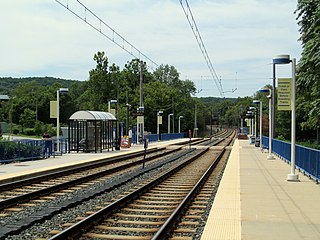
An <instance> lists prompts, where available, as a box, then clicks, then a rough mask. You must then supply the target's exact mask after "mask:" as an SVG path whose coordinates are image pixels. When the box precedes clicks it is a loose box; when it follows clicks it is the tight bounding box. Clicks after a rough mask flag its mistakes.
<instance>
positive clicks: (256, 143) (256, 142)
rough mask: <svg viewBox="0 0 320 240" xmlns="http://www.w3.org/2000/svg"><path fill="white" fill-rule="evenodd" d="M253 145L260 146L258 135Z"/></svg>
mask: <svg viewBox="0 0 320 240" xmlns="http://www.w3.org/2000/svg"><path fill="white" fill-rule="evenodd" d="M254 146H256V147H260V138H259V137H257V139H256V141H255V143H254Z"/></svg>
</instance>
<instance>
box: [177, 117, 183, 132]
mask: <svg viewBox="0 0 320 240" xmlns="http://www.w3.org/2000/svg"><path fill="white" fill-rule="evenodd" d="M181 118H183V116H179V122H178V132H179V133H180V121H181Z"/></svg>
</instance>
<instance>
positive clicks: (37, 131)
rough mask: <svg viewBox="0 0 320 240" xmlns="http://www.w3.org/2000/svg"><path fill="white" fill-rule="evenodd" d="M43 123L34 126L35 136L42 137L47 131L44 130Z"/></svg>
mask: <svg viewBox="0 0 320 240" xmlns="http://www.w3.org/2000/svg"><path fill="white" fill-rule="evenodd" d="M43 127H44V125H43V122H40V121H37V122H36V124H35V125H34V132H35V135H37V136H41V135H42V134H43V133H44V132H45V131H44V130H43Z"/></svg>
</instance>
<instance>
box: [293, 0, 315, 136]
mask: <svg viewBox="0 0 320 240" xmlns="http://www.w3.org/2000/svg"><path fill="white" fill-rule="evenodd" d="M296 12H297V13H298V17H297V19H298V24H299V26H300V33H301V38H300V40H301V42H302V47H303V51H302V57H301V59H300V62H299V64H298V78H297V92H298V101H297V102H298V104H299V103H300V104H303V105H305V104H306V105H307V106H308V110H309V113H307V115H308V118H304V119H302V122H301V126H302V127H303V129H305V130H306V129H316V130H317V131H318V139H319V126H320V110H319V109H320V81H319V79H320V17H319V16H320V1H319V0H298V5H297V10H296ZM299 99H303V101H302V100H299ZM297 109H303V108H302V107H300V108H299V106H298V107H297ZM300 115H302V114H300Z"/></svg>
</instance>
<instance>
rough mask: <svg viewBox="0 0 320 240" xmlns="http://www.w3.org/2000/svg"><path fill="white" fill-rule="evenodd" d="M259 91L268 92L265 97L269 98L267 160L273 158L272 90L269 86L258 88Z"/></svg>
mask: <svg viewBox="0 0 320 240" xmlns="http://www.w3.org/2000/svg"><path fill="white" fill-rule="evenodd" d="M259 92H269V95H268V96H267V98H268V99H269V155H268V157H267V160H273V159H275V158H274V157H273V155H272V90H271V89H270V88H266V87H264V88H260V89H259Z"/></svg>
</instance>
